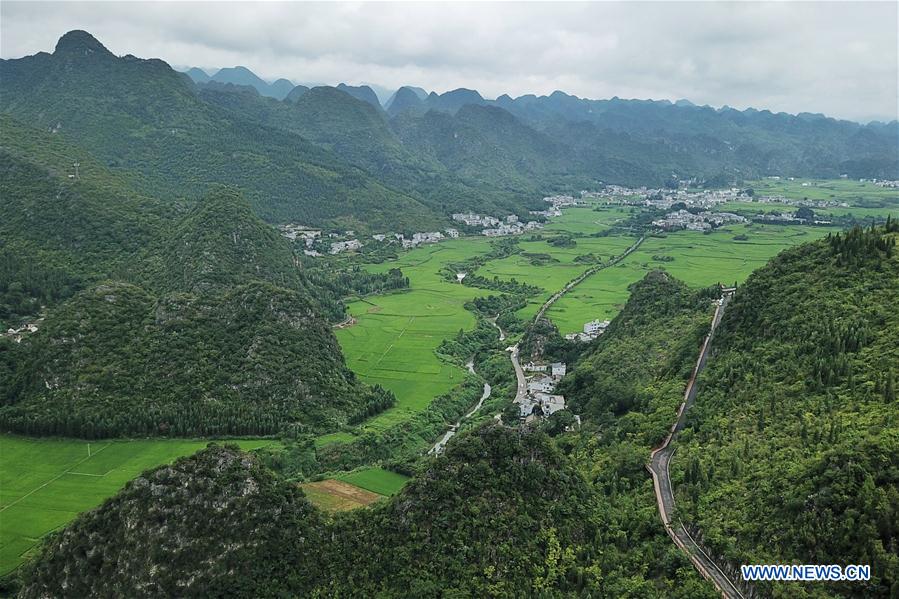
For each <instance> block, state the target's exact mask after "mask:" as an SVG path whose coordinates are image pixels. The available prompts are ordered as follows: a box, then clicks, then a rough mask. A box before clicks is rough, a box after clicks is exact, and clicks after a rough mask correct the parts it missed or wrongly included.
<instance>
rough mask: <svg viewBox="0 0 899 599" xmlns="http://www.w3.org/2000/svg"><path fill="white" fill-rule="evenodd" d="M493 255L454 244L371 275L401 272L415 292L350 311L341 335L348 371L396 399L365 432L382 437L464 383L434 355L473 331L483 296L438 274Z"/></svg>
mask: <svg viewBox="0 0 899 599" xmlns="http://www.w3.org/2000/svg"><path fill="white" fill-rule="evenodd" d="M489 249H490V248H489V245H488V241H487V239H486V238H485V239H478V238H475V239H455V240H451V241H446V242H443V243H440V244H436V245H429V246H426V247H422V248H418V249H415V250H412V251H410V252H408V253H406V254H403V255H402V256H401V257H400V258H399V259H398V260H396V261H392V262H389V263H385V264H377V265H372V266H371V267H369V268H370V269H371V270H372V271H383V270H388V269H390V268H397V267H399V268H401V269H402V271H403V274H405V275H406V276H407V277H408V278H409V285H410V290H409V291H407V292H404V293H395V294H390V295H381V296H372V297H368V298H366V299H364V300H359V301H355V302H352V303H350V304H349V306H348V308H349V311H350V314H351V315H352V316H353V317H355V318H356V320H357V323H356V324H355V325H353V326H350V327H347V328H345V329H340V330H338V331H337V339H338V341H339V342H340V345H341V347H342V348H343V352H344V354H345V355H346V359H347V364H348V365H349V366H350V368H352V369H353V371H355V372H356V374H358V375H359V376H360V377H361V378H362V380H363V381H365V382H366V383H369V384H380V385H381V386H383V387H384V388H386V389H390V390H391V391H393V393H394V394H395V395H396V398H397V403H396V405H395V406H394V407H392V408H390V409H389V410H386V411H384V412H382V413H381V414H378V415H377V416H375V417H374V418H372V419H371V420H369V421H367V422H366V423H365V428H369V429H373V430H379V429H383V428H385V427H388V426H390V425H392V424H396V423H397V422H402V421H403V420H404V419H405V418H407V417H408V416H409V415H410V414H414V413H415V412H418V411H421V410H424V409H425V408H426V407H427V406H428V405H429V404H430V403H431V400H432V399H433V398H434V397H436V396H438V395H441V394H443V393H446V392H447V391H449V390H450V389H452V388H453V387H455V386H456V385H458V384H459V383H461V382H462V380H463V379H464V378H465V372H464V370H463V369H461V368H459V367H458V366H456V365H454V364H448V363H446V362H443V361H442V360H440V359H438V357H437V355H436V354H435V353H434V350H435V349H436V348H437V347H438V346H439V345H440V343H441V342H442V341H443V340H444V339H446V338H448V337H450V336H452V335H454V334H456V333H457V332H458V331H459V329H471V328H472V327H474V325H475V318H474V315H472V313H471V312H468V311H467V310H466V309H465V307H464V304H465V302H467V301H468V300H470V299H472V298H474V297H477V296H479V295H484V291H483V290H481V289H475V288H472V287H466V286H464V285H459V284H458V283H451V282H449V281H446V280H444V279H443V277H442V276H441V275H440V273H439V271H440V268H441V267H442V266H443V264H446V263H449V262H458V261H462V260H465V259H466V258H470V257H472V256H474V255H476V254H481V253H485V252H487V251H489ZM346 440H348V438H347V433H337V434H335V435H326V436H324V437H322V438H320V439H319V440H318V443H319V444H323V443H330V442H334V441H346Z"/></svg>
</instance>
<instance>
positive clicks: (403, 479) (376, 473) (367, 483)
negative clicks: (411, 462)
mask: <svg viewBox="0 0 899 599" xmlns="http://www.w3.org/2000/svg"><path fill="white" fill-rule="evenodd" d="M337 479H338V480H342V481H344V482H347V483H350V484H352V485H355V486H357V487H360V488H362V489H365V490H366V491H371V492H372V493H377V494H378V495H387V496H390V495H395V494H396V493H398V492H399V491H400V489H402V488H403V487H404V486H405V485H406V483H407V482H409V477H408V476H403V475H402V474H397V473H396V472H391V471H390V470H384V469H383V468H362V469H359V470H354V471H352V472H347V473H346V474H340V475H338V476H337Z"/></svg>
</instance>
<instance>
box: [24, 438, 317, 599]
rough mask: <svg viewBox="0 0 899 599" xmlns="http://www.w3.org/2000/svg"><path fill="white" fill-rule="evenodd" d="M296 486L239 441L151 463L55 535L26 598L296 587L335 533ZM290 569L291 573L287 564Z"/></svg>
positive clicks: (267, 592)
mask: <svg viewBox="0 0 899 599" xmlns="http://www.w3.org/2000/svg"><path fill="white" fill-rule="evenodd" d="M323 533H324V524H323V522H322V518H321V516H320V515H319V514H318V512H317V511H316V510H315V509H314V508H313V507H312V506H311V505H310V504H309V502H308V501H307V500H306V499H305V497H303V494H302V491H300V490H299V488H298V487H297V486H296V485H293V484H289V483H286V482H283V481H280V480H277V479H275V478H274V477H273V475H272V474H271V472H270V471H268V470H266V469H265V468H264V467H262V466H261V465H260V464H259V463H258V461H257V460H256V459H255V458H253V457H252V456H249V455H247V454H244V453H241V452H240V451H239V450H238V449H237V448H236V447H228V446H226V447H217V446H211V447H210V448H208V449H205V450H203V451H201V452H199V453H198V454H196V455H194V456H192V457H188V458H182V459H180V460H178V461H177V462H175V463H174V464H172V465H170V466H161V467H159V468H157V469H155V470H151V471H148V472H146V473H144V474H143V475H141V476H140V477H138V478H136V479H135V480H133V481H131V482H130V483H128V484H127V485H126V487H125V488H124V489H123V490H122V491H121V492H120V493H119V494H118V495H116V496H115V497H114V498H113V499H111V500H109V501H107V502H106V503H104V504H103V505H102V506H101V507H99V508H97V509H96V510H94V511H92V512H88V513H87V514H84V515H82V516H81V517H80V518H78V519H77V520H76V521H75V522H74V523H73V524H71V525H70V526H69V527H67V528H66V529H65V530H64V531H63V532H62V533H61V534H60V535H58V536H56V537H54V538H53V539H52V540H51V541H50V542H49V543H48V544H47V546H46V547H45V548H44V552H43V555H42V557H41V558H40V559H39V561H38V562H37V564H36V565H35V567H34V568H33V569H32V570H31V572H29V573H28V579H29V580H28V584H27V586H26V587H25V588H24V589H23V590H22V592H21V594H20V596H21V597H47V596H63V595H65V596H70V597H104V596H107V597H111V596H119V597H136V596H169V597H172V596H180V597H188V596H200V595H203V596H210V595H215V596H245V597H268V596H279V595H280V596H284V595H296V594H297V593H298V592H300V587H298V585H297V579H300V580H302V581H303V583H304V585H308V586H312V585H309V581H310V580H315V577H316V576H317V574H318V573H317V571H316V569H315V565H316V564H317V562H318V560H317V558H316V554H317V553H318V551H319V548H320V547H321V544H322V543H323V542H324V540H325V536H324V534H323ZM287 571H289V574H286V575H285V572H287Z"/></svg>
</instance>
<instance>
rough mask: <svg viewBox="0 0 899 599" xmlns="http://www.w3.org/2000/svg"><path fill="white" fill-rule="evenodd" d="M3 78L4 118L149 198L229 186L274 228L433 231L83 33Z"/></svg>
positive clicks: (293, 139) (310, 147) (281, 135)
mask: <svg viewBox="0 0 899 599" xmlns="http://www.w3.org/2000/svg"><path fill="white" fill-rule="evenodd" d="M0 78H2V80H3V86H2V88H0V110H2V111H3V112H5V113H7V114H9V115H11V116H13V117H14V118H15V119H16V120H18V121H20V122H22V123H24V124H26V125H29V126H31V127H34V128H37V129H41V130H46V131H52V132H53V133H54V134H56V135H60V136H62V137H64V138H66V139H67V140H68V141H69V142H70V143H72V144H74V145H76V146H77V147H82V148H84V150H85V151H86V152H87V153H89V154H92V155H93V156H95V157H96V158H97V159H99V160H101V161H102V162H103V163H104V164H105V165H106V166H108V167H109V168H110V169H112V170H114V171H115V172H117V173H121V174H123V175H125V176H127V177H128V178H129V179H130V180H131V182H132V184H133V185H134V186H135V187H136V189H137V190H138V191H141V192H143V193H145V194H146V195H153V196H156V197H159V198H166V199H169V200H171V199H173V198H178V197H185V196H186V197H197V196H199V195H202V194H203V193H205V192H206V191H208V190H209V188H210V185H212V184H215V183H220V184H229V185H235V186H238V187H240V188H241V189H242V190H243V191H244V192H245V194H246V196H247V197H248V199H249V200H250V203H251V204H252V205H253V207H254V209H255V210H256V212H257V214H259V215H260V216H262V217H264V218H266V219H268V220H274V221H280V222H284V221H295V222H303V223H306V224H323V223H327V222H331V223H341V224H343V225H346V226H347V228H365V227H370V226H371V227H380V228H384V229H386V228H388V227H396V226H400V227H401V228H402V227H403V226H421V225H432V224H434V220H435V215H434V212H433V210H431V209H429V208H427V207H426V206H424V205H422V204H421V203H420V202H419V201H417V200H416V199H414V198H411V197H409V196H407V195H405V194H403V193H401V192H397V191H395V190H392V189H388V188H387V187H385V186H384V185H383V184H382V183H381V182H379V181H377V180H376V179H375V178H374V177H373V176H372V175H370V174H367V173H366V172H365V171H363V170H361V169H359V168H356V167H354V166H350V165H349V164H347V163H345V162H343V161H342V160H340V159H339V158H338V157H337V156H335V155H334V154H333V153H331V152H329V151H328V150H326V149H324V148H322V147H320V146H318V145H316V144H313V143H311V142H309V141H307V140H306V139H304V138H303V137H301V136H299V135H296V134H292V133H289V132H287V131H284V130H282V129H278V128H273V127H265V126H260V125H259V124H258V123H255V122H253V121H251V120H247V119H245V118H240V117H239V116H238V115H236V114H234V113H233V112H228V111H225V110H223V109H221V108H220V107H218V106H215V105H213V104H210V103H207V102H204V101H203V100H201V99H200V97H199V96H198V95H197V93H198V92H197V89H196V87H195V85H194V84H193V83H192V82H191V81H190V80H189V79H188V78H187V77H186V76H184V75H182V74H180V73H177V72H175V71H173V70H172V69H171V68H170V67H169V66H168V65H167V64H166V63H164V62H162V61H160V60H142V59H138V58H135V57H134V56H130V55H129V56H124V57H117V56H114V55H113V54H112V53H110V52H109V51H108V50H107V49H106V48H105V47H103V45H102V44H100V42H98V41H97V40H96V39H94V38H93V37H92V36H90V34H88V33H86V32H83V31H73V32H70V33H68V34H66V35H65V36H63V37H62V38H61V39H60V41H59V43H58V44H57V47H56V50H55V51H54V52H53V53H52V54H47V53H39V54H36V55H34V56H29V57H25V58H21V59H16V60H3V61H0ZM258 100H259V101H260V102H261V101H269V100H270V99H269V98H258ZM272 101H273V100H272ZM74 159H77V156H75V157H74ZM357 225H360V226H358V227H357Z"/></svg>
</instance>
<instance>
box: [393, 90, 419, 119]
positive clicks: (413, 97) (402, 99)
mask: <svg viewBox="0 0 899 599" xmlns="http://www.w3.org/2000/svg"><path fill="white" fill-rule="evenodd" d="M424 106H425V105H424V102H423V98H422V97H421V96H420V95H419V94H418V93H416V92H415V89H414V88H410V87H401V88H399V89H398V90H396V91H395V92H394V94H393V95H392V96H391V97H390V100H388V101H387V114H389V115H390V116H396V115H398V114H402V113H403V112H406V111H412V112H418V111H419V110H423V109H424Z"/></svg>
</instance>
